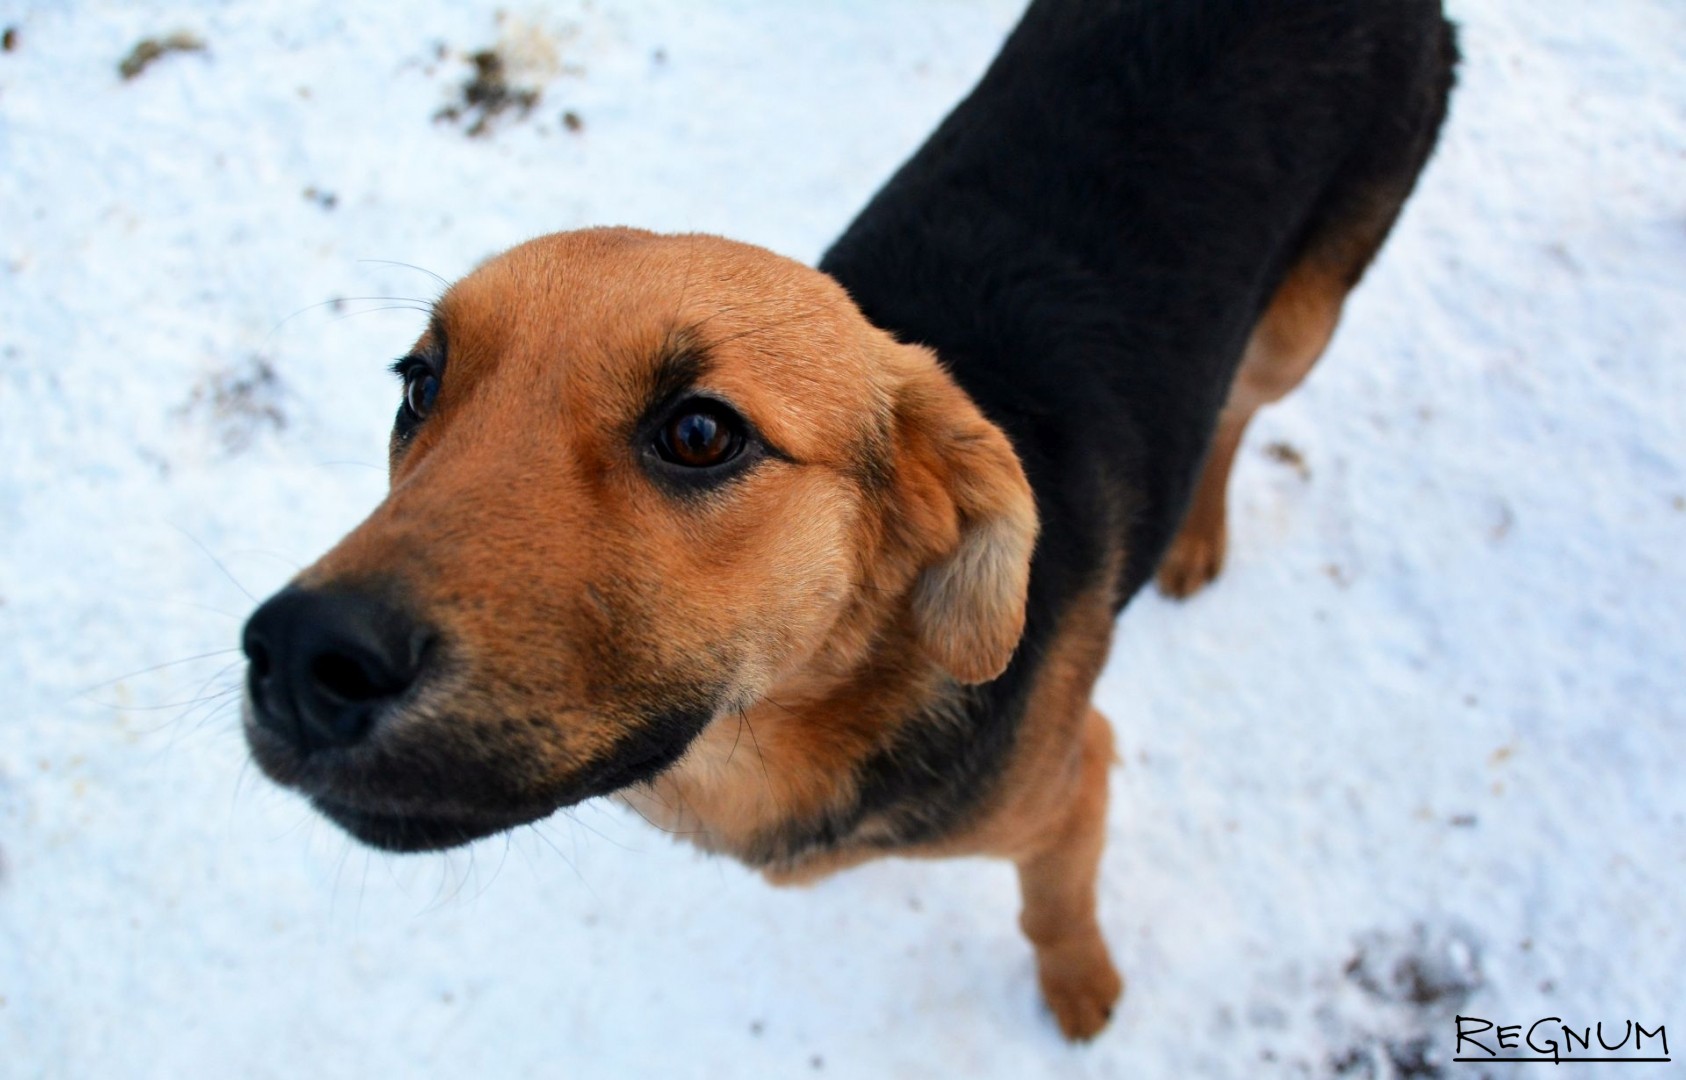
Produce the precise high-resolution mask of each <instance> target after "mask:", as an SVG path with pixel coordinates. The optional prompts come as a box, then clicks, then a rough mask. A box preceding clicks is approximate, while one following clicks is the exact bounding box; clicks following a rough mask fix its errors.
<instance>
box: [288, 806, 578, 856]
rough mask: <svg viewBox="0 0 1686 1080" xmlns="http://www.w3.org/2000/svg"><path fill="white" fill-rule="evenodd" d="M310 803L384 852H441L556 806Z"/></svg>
mask: <svg viewBox="0 0 1686 1080" xmlns="http://www.w3.org/2000/svg"><path fill="white" fill-rule="evenodd" d="M310 803H311V805H312V806H314V807H315V808H316V809H317V810H318V811H320V812H321V813H322V814H323V816H325V817H327V818H328V819H329V820H330V821H332V822H334V824H336V825H338V826H339V827H340V828H342V829H344V830H345V831H346V832H348V833H350V834H351V835H352V836H354V837H356V838H357V839H358V840H361V841H362V842H363V843H365V844H368V845H370V846H371V847H377V848H381V849H383V850H386V851H396V852H414V851H443V850H445V849H446V848H453V847H459V846H461V845H463V844H468V843H472V842H473V841H475V840H479V839H481V838H483V837H487V836H491V835H493V834H495V833H500V832H504V831H505V830H508V829H513V828H517V827H519V826H521V825H528V824H531V823H532V822H535V821H538V820H539V819H540V818H543V817H547V816H548V815H550V814H551V813H553V812H554V811H555V810H556V807H539V808H534V809H533V810H531V811H526V812H510V811H501V812H496V813H492V812H483V811H482V812H472V813H468V812H462V813H447V812H440V811H402V812H397V811H390V810H370V809H367V808H366V807H362V806H358V805H357V804H355V803H351V802H345V801H342V800H339V799H335V798H332V797H330V796H326V795H312V796H311V797H310Z"/></svg>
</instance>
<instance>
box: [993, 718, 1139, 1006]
mask: <svg viewBox="0 0 1686 1080" xmlns="http://www.w3.org/2000/svg"><path fill="white" fill-rule="evenodd" d="M1081 753H1082V759H1081V764H1080V766H1079V772H1078V777H1077V783H1076V785H1075V790H1074V792H1073V798H1072V800H1071V802H1070V803H1069V804H1068V806H1067V810H1066V812H1065V814H1064V816H1063V819H1061V820H1059V823H1058V824H1057V825H1056V826H1055V827H1054V828H1052V829H1050V830H1049V831H1048V833H1047V834H1045V836H1043V837H1042V838H1041V841H1042V842H1041V843H1039V844H1038V845H1036V846H1035V847H1034V848H1033V849H1032V850H1031V851H1029V852H1028V853H1026V854H1025V855H1022V856H1021V857H1019V859H1018V860H1017V861H1018V871H1019V888H1020V891H1021V892H1022V894H1023V896H1024V910H1023V912H1022V913H1021V914H1020V916H1019V925H1020V926H1021V927H1022V928H1023V929H1024V933H1025V936H1026V937H1027V938H1029V939H1030V942H1031V944H1032V945H1033V946H1035V948H1036V974H1037V978H1038V981H1039V982H1040V983H1041V984H1042V996H1043V998H1044V999H1046V1001H1047V1002H1048V1008H1049V1009H1051V1010H1052V1011H1053V1014H1054V1019H1055V1020H1057V1021H1058V1022H1059V1025H1060V1030H1061V1031H1063V1032H1064V1033H1065V1036H1066V1038H1068V1039H1090V1038H1093V1037H1094V1036H1095V1035H1097V1034H1099V1033H1100V1030H1101V1029H1102V1028H1103V1027H1105V1026H1106V1023H1107V1020H1109V1019H1110V1018H1111V1017H1112V1009H1113V1006H1114V1005H1116V1004H1117V1003H1118V998H1119V995H1121V994H1122V993H1123V991H1124V980H1123V978H1122V977H1120V976H1119V974H1118V971H1117V969H1116V968H1114V967H1113V966H1112V958H1111V957H1110V956H1109V955H1108V953H1107V947H1106V941H1105V940H1104V939H1103V938H1102V937H1101V929H1100V924H1099V923H1098V922H1097V921H1096V919H1095V879H1096V876H1097V874H1098V871H1099V867H1100V858H1101V849H1102V847H1104V846H1105V844H1106V788H1107V770H1108V769H1109V768H1110V767H1111V765H1112V757H1113V753H1112V728H1111V727H1110V726H1109V725H1108V724H1107V722H1106V718H1105V717H1104V716H1102V715H1101V714H1100V713H1098V712H1096V711H1095V710H1094V709H1093V708H1090V709H1088V712H1087V715H1086V717H1085V719H1084V721H1083V734H1082V749H1081Z"/></svg>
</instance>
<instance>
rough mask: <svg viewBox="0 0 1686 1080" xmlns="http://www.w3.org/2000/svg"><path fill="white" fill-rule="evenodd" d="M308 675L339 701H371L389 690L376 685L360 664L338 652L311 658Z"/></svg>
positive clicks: (381, 696)
mask: <svg viewBox="0 0 1686 1080" xmlns="http://www.w3.org/2000/svg"><path fill="white" fill-rule="evenodd" d="M310 677H311V678H312V679H314V680H316V685H317V686H319V687H320V688H321V689H322V690H323V691H325V692H326V693H329V694H332V695H333V696H334V697H337V698H339V699H340V700H341V701H371V700H374V699H376V698H383V697H386V696H387V694H388V693H389V692H390V688H388V687H383V686H379V685H377V684H376V682H375V680H373V679H371V678H370V677H369V674H368V672H366V671H365V670H364V669H363V665H362V664H359V663H358V662H357V661H356V660H354V659H352V658H351V657H349V656H343V655H341V654H339V653H324V654H323V655H321V656H318V657H316V658H315V659H314V660H312V661H311V662H310Z"/></svg>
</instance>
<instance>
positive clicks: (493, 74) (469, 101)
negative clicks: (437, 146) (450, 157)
mask: <svg viewBox="0 0 1686 1080" xmlns="http://www.w3.org/2000/svg"><path fill="white" fill-rule="evenodd" d="M468 59H469V62H470V63H472V64H473V65H474V75H473V76H472V77H471V78H470V79H469V80H468V81H467V82H465V83H463V84H462V97H461V100H460V101H457V102H453V103H452V104H450V105H447V106H445V107H444V108H443V109H440V110H439V111H438V112H436V113H434V114H433V119H434V120H436V121H437V120H448V121H453V122H454V121H457V120H463V119H467V120H468V121H469V125H468V128H467V134H468V135H469V136H470V137H477V136H480V135H484V134H486V132H487V131H488V130H490V125H491V123H492V121H493V120H495V119H497V118H498V117H499V116H501V115H502V114H504V113H506V112H508V111H509V110H511V109H514V110H515V112H516V115H517V117H525V116H526V115H527V114H528V113H530V112H532V111H533V106H535V105H537V104H538V103H539V98H540V97H542V96H543V94H542V92H541V91H539V90H538V89H536V88H533V87H519V86H513V85H511V84H510V82H509V79H508V67H507V65H506V64H505V63H504V59H503V55H502V54H501V53H499V52H498V51H497V50H496V49H481V50H480V51H479V52H477V53H475V54H473V55H472V56H470V57H469V58H468Z"/></svg>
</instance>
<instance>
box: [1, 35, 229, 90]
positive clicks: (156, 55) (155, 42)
mask: <svg viewBox="0 0 1686 1080" xmlns="http://www.w3.org/2000/svg"><path fill="white" fill-rule="evenodd" d="M10 47H11V46H9V45H8V46H7V48H10ZM204 51H205V42H204V39H202V38H200V37H199V36H198V35H197V34H190V33H188V32H187V31H186V30H177V31H176V32H175V33H173V34H170V35H168V36H167V37H162V38H145V39H143V40H142V41H140V42H139V43H138V44H136V45H135V47H134V48H132V49H130V50H129V55H128V56H125V57H124V58H123V60H122V62H121V63H119V64H118V65H117V73H118V74H119V75H122V76H123V78H124V80H125V81H127V80H129V79H133V78H134V77H135V76H137V75H139V74H140V73H141V72H143V71H145V70H146V69H147V68H149V67H151V66H152V64H153V62H154V61H156V60H158V59H160V58H162V57H165V56H168V55H169V54H170V53H177V52H204Z"/></svg>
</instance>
